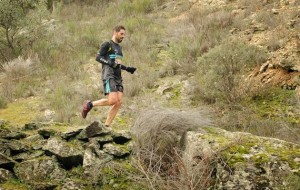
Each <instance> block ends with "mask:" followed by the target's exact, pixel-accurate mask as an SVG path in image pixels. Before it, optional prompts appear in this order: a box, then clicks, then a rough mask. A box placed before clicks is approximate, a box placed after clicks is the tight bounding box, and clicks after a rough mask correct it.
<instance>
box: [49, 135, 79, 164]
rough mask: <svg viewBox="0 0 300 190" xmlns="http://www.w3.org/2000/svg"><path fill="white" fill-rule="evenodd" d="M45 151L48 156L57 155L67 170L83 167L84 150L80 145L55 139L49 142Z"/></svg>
mask: <svg viewBox="0 0 300 190" xmlns="http://www.w3.org/2000/svg"><path fill="white" fill-rule="evenodd" d="M43 150H45V152H46V154H47V155H55V156H56V157H57V159H58V160H59V162H61V163H62V165H63V166H64V167H65V168H66V169H70V168H72V167H74V166H77V165H82V162H83V148H82V146H81V145H80V144H76V143H67V142H65V141H63V140H61V139H58V138H56V137H54V138H51V139H49V140H48V141H47V144H46V145H45V146H44V147H43Z"/></svg>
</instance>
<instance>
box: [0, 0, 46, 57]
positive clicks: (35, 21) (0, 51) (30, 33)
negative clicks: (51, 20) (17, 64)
mask: <svg viewBox="0 0 300 190" xmlns="http://www.w3.org/2000/svg"><path fill="white" fill-rule="evenodd" d="M45 15H47V4H46V1H45V0H0V60H1V61H3V60H4V61H9V60H11V59H12V58H15V57H16V56H18V55H20V54H21V52H22V50H23V49H24V48H26V47H28V46H31V45H32V43H33V42H34V41H35V40H36V39H37V38H38V36H39V35H37V31H39V30H40V27H39V26H41V20H42V18H43V17H44V16H45Z"/></svg>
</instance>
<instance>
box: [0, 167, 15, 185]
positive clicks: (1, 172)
mask: <svg viewBox="0 0 300 190" xmlns="http://www.w3.org/2000/svg"><path fill="white" fill-rule="evenodd" d="M13 177H14V175H13V173H12V172H11V171H9V170H6V169H2V168H0V183H3V182H5V181H7V180H9V179H10V178H13Z"/></svg>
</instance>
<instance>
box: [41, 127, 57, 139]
mask: <svg viewBox="0 0 300 190" xmlns="http://www.w3.org/2000/svg"><path fill="white" fill-rule="evenodd" d="M56 132H57V131H55V130H54V129H39V130H38V133H39V134H40V135H41V136H42V137H43V138H44V139H48V138H50V137H53V136H54V135H55V134H56Z"/></svg>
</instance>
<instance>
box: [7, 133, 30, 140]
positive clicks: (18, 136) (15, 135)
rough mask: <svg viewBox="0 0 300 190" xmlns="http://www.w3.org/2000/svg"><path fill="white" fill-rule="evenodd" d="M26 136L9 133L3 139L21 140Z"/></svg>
mask: <svg viewBox="0 0 300 190" xmlns="http://www.w3.org/2000/svg"><path fill="white" fill-rule="evenodd" d="M26 136H27V135H26V134H25V133H22V132H11V133H8V134H7V135H5V136H4V137H3V138H4V139H8V140H12V139H16V140H19V139H23V138H25V137H26Z"/></svg>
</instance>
